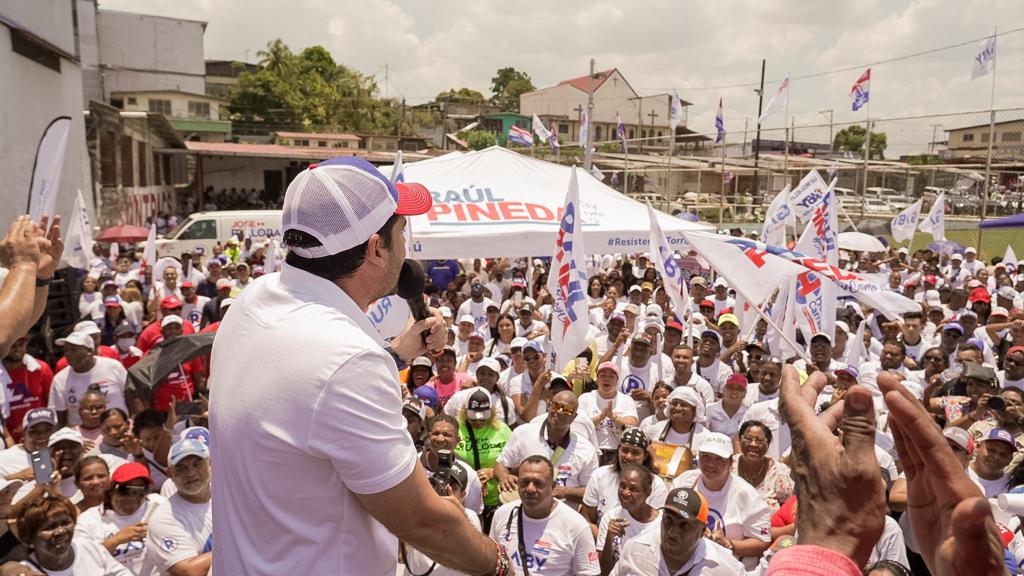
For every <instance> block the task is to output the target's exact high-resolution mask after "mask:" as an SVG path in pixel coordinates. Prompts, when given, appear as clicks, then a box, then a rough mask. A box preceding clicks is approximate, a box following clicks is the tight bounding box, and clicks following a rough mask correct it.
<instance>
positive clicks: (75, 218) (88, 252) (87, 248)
mask: <svg viewBox="0 0 1024 576" xmlns="http://www.w3.org/2000/svg"><path fill="white" fill-rule="evenodd" d="M64 238H65V241H64V254H63V255H62V256H61V260H63V261H64V262H67V264H68V266H71V267H72V268H78V269H80V270H88V269H89V260H91V259H92V247H93V244H95V242H93V239H92V224H91V223H90V221H89V209H88V207H86V205H85V199H84V198H83V197H82V191H81V190H79V191H78V196H77V197H76V198H75V206H74V208H72V209H71V222H70V223H69V224H68V228H67V233H66V234H65V236H64ZM114 245H115V246H116V244H114Z"/></svg>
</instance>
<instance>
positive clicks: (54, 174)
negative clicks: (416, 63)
mask: <svg viewBox="0 0 1024 576" xmlns="http://www.w3.org/2000/svg"><path fill="white" fill-rule="evenodd" d="M70 130H71V117H70V116H59V117H57V118H55V119H54V120H53V121H52V122H50V124H49V126H47V127H46V130H44V131H43V137H42V138H40V139H39V145H38V146H37V147H36V160H35V164H33V165H32V188H31V189H30V190H29V195H28V213H29V215H30V216H32V220H33V221H35V222H38V221H39V218H40V217H42V215H43V214H49V215H50V216H53V215H54V212H55V211H56V209H57V194H58V192H59V190H58V188H59V187H60V173H61V169H62V168H63V167H64V150H65V149H66V148H67V143H68V132H69V131H70ZM90 258H91V255H90Z"/></svg>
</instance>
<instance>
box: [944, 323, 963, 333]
mask: <svg viewBox="0 0 1024 576" xmlns="http://www.w3.org/2000/svg"><path fill="white" fill-rule="evenodd" d="M949 330H956V331H957V332H959V333H961V334H963V333H964V327H963V326H961V325H959V324H957V323H956V322H950V323H949V324H946V325H945V326H944V327H943V328H942V331H943V332H946V331H949Z"/></svg>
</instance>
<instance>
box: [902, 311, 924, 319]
mask: <svg viewBox="0 0 1024 576" xmlns="http://www.w3.org/2000/svg"><path fill="white" fill-rule="evenodd" d="M915 318H916V319H918V320H922V321H923V320H924V314H922V313H920V312H907V313H905V314H904V315H903V319H904V320H913V319H915Z"/></svg>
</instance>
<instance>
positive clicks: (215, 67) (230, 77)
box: [206, 60, 259, 100]
mask: <svg viewBox="0 0 1024 576" xmlns="http://www.w3.org/2000/svg"><path fill="white" fill-rule="evenodd" d="M257 70H259V66H257V65H255V64H249V63H247V62H237V61H234V60H207V61H206V94H207V95H208V96H213V97H214V98H220V99H222V100H227V99H228V96H230V94H231V89H232V88H234V86H235V85H236V84H238V77H239V76H240V75H241V74H242V72H255V71H257Z"/></svg>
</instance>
